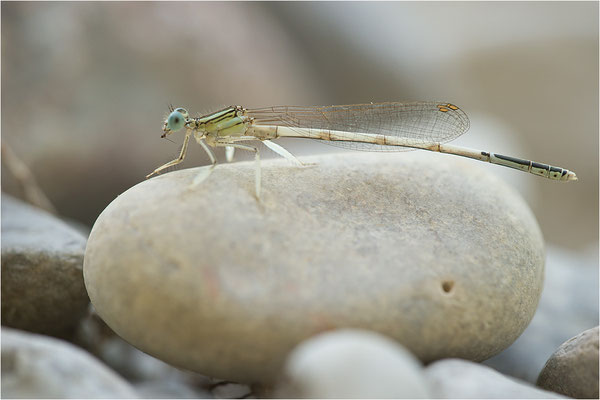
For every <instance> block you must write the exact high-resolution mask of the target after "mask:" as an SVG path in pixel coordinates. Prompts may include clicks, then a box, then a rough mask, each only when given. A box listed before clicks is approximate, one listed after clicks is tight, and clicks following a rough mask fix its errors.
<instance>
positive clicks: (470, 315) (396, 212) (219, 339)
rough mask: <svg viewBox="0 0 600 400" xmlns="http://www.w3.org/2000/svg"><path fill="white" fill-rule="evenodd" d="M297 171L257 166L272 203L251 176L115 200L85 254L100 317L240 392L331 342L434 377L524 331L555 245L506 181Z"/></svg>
mask: <svg viewBox="0 0 600 400" xmlns="http://www.w3.org/2000/svg"><path fill="white" fill-rule="evenodd" d="M302 161H304V162H309V163H315V165H311V166H307V167H301V168H298V167H295V166H291V165H289V163H287V162H286V161H285V160H269V161H263V163H262V176H263V181H262V185H263V186H262V187H263V194H262V199H261V201H260V202H259V201H257V200H256V198H255V197H254V163H252V162H246V163H235V164H228V165H219V166H218V167H217V168H216V169H215V170H214V172H213V174H212V175H211V176H210V177H209V178H208V179H207V180H206V181H204V182H203V183H202V184H201V185H199V186H197V187H191V186H190V184H191V182H192V181H193V179H194V177H195V176H196V174H198V169H197V168H194V169H187V170H181V171H177V172H173V173H169V174H166V175H162V176H159V177H157V178H154V179H150V180H147V181H144V182H142V183H140V184H138V185H136V186H134V187H132V188H130V189H129V190H127V191H126V192H125V193H123V194H121V195H120V196H119V197H118V198H116V199H115V200H114V201H113V202H112V203H111V204H110V205H109V206H108V207H107V208H106V209H105V210H104V211H103V212H102V214H101V215H100V216H99V217H98V220H97V221H96V223H95V225H94V227H93V229H92V232H91V234H90V237H89V239H88V244H87V248H86V254H85V259H84V278H85V282H86V287H87V290H88V293H89V296H90V299H91V301H92V303H93V304H94V306H95V308H96V310H97V312H98V313H99V315H100V316H101V317H102V318H103V319H104V320H105V321H106V323H107V324H108V325H109V326H110V327H111V328H112V329H114V331H115V332H117V333H118V334H119V335H120V336H122V337H123V338H125V339H126V340H128V341H129V342H131V343H132V344H133V345H135V346H137V347H138V348H140V349H141V350H143V351H145V352H147V353H149V354H151V355H154V356H155V357H158V358H160V359H162V360H164V361H166V362H169V363H171V364H173V365H175V366H178V367H183V368H188V369H191V370H195V371H197V372H199V373H201V374H205V375H209V376H213V377H218V378H225V379H230V380H233V381H238V382H268V381H271V380H273V379H274V378H275V377H276V376H277V374H278V372H279V370H280V369H281V366H282V365H283V362H284V359H285V356H286V355H287V353H288V352H289V351H290V350H291V349H292V348H293V347H294V346H295V345H297V344H298V343H300V342H301V341H302V340H304V339H306V338H308V337H310V336H312V335H314V334H316V333H318V332H322V331H325V330H329V329H333V328H343V327H349V328H360V329H367V330H372V331H375V332H379V333H382V334H384V335H386V336H389V337H391V338H393V339H395V340H397V341H399V342H400V343H401V344H403V345H404V346H405V347H406V348H408V349H409V350H410V351H411V352H412V353H413V354H415V355H416V356H417V357H418V358H420V359H421V360H422V361H424V362H429V361H433V360H436V359H439V358H444V357H460V358H467V359H471V360H477V361H478V360H483V359H486V358H488V357H490V356H492V355H494V354H496V353H498V352H500V351H501V350H503V349H504V348H506V347H507V346H509V345H510V344H511V343H512V342H513V341H514V340H515V339H516V338H517V337H518V336H519V335H520V334H521V332H522V331H523V330H524V329H525V327H526V326H527V324H528V323H529V321H530V319H531V318H532V316H533V314H534V311H535V309H536V306H537V303H538V300H539V296H540V292H541V287H542V279H543V268H544V251H543V250H544V244H543V239H542V236H541V232H540V230H539V227H538V225H537V223H536V220H535V218H534V216H533V215H532V212H531V211H530V209H529V208H528V207H527V205H526V204H525V202H524V201H523V200H522V198H521V197H520V196H519V195H518V194H517V193H515V192H514V191H513V190H512V189H511V188H510V187H508V186H507V185H506V184H503V183H502V181H500V180H499V179H497V178H495V177H494V175H493V174H492V173H491V172H489V169H490V168H494V167H492V166H489V165H484V164H481V165H479V164H478V163H477V162H475V161H468V160H462V159H459V158H458V157H451V156H444V155H439V154H427V153H425V152H420V153H419V152H414V153H404V154H381V153H360V154H357V153H352V154H339V155H327V156H319V157H306V158H303V159H302ZM515 173H518V172H515ZM531 178H532V179H539V178H536V177H533V176H532V177H531Z"/></svg>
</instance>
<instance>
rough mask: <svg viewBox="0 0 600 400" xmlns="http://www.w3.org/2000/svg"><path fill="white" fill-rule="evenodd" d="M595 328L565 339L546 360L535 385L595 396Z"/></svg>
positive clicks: (596, 353) (596, 333)
mask: <svg viewBox="0 0 600 400" xmlns="http://www.w3.org/2000/svg"><path fill="white" fill-rule="evenodd" d="M598 379H599V377H598V327H595V328H592V329H588V330H587V331H584V332H582V333H581V334H579V335H577V336H575V337H573V338H571V339H569V340H567V341H566V342H565V343H563V344H562V345H561V346H560V347H559V348H558V350H556V351H555V352H554V354H553V355H552V357H550V359H549V360H548V362H546V365H545V366H544V369H543V370H542V372H541V373H540V376H539V378H538V381H537V384H538V386H540V387H542V388H544V389H546V390H552V391H554V392H557V393H562V394H564V395H565V396H569V397H574V398H577V399H597V398H598Z"/></svg>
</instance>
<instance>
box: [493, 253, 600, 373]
mask: <svg viewBox="0 0 600 400" xmlns="http://www.w3.org/2000/svg"><path fill="white" fill-rule="evenodd" d="M598 311H599V310H598V246H597V245H596V246H593V247H591V248H588V249H586V250H585V251H580V252H577V253H575V252H570V251H566V250H564V249H561V248H557V247H552V246H549V247H547V249H546V269H545V275H544V290H543V292H542V297H541V299H540V304H539V306H538V308H537V310H536V312H535V315H534V316H533V319H532V320H531V323H530V324H529V326H528V327H527V329H525V331H524V332H523V334H522V335H521V336H519V338H518V339H517V340H516V341H515V342H514V343H513V344H512V345H510V347H508V348H507V349H506V350H504V351H503V352H501V353H500V354H498V355H497V356H494V357H492V358H490V359H489V360H485V361H484V362H483V363H484V364H485V365H489V366H490V367H492V368H494V369H495V370H497V371H500V372H502V373H503V374H506V375H510V376H514V377H516V378H519V379H523V380H526V381H528V382H531V383H535V382H536V380H537V378H538V376H539V374H540V371H541V370H542V368H543V367H544V364H545V363H546V361H548V359H549V358H550V356H551V355H552V353H554V352H555V351H556V349H557V348H558V347H559V346H560V345H561V344H562V343H564V342H565V341H566V340H567V339H569V338H572V337H573V336H576V335H577V334H579V333H581V332H583V331H584V330H586V329H588V328H589V327H590V326H595V325H598Z"/></svg>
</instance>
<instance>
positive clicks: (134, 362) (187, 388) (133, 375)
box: [75, 306, 219, 398]
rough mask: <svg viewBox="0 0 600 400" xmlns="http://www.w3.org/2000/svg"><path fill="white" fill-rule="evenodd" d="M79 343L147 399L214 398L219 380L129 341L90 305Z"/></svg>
mask: <svg viewBox="0 0 600 400" xmlns="http://www.w3.org/2000/svg"><path fill="white" fill-rule="evenodd" d="M75 342H76V343H77V344H78V345H79V346H81V347H83V348H85V349H86V350H88V351H89V352H91V353H92V354H94V355H95V356H96V357H98V358H99V359H100V360H102V361H103V362H104V363H105V364H106V365H108V366H109V367H111V368H112V369H113V370H114V371H115V372H117V373H119V374H120V375H121V376H122V377H124V378H126V379H127V380H128V381H130V382H132V383H133V384H134V385H135V387H136V390H137V389H139V390H138V392H139V393H140V396H142V397H145V398H190V397H192V398H193V397H196V398H211V397H213V396H212V394H211V393H210V391H211V390H212V389H213V387H214V386H215V385H216V384H218V383H219V380H217V379H212V378H209V377H207V376H203V375H200V374H197V373H195V372H190V371H183V370H180V369H177V368H175V367H173V366H171V365H169V364H166V363H165V362H163V361H161V360H159V359H157V358H154V357H152V356H150V355H148V354H146V353H144V352H142V351H140V350H138V349H136V348H135V347H133V346H132V345H130V344H129V343H127V342H126V341H124V340H123V339H121V338H120V337H119V336H118V335H117V334H115V333H114V332H113V331H112V329H110V328H109V327H108V326H107V325H106V324H105V323H104V321H102V319H100V317H99V316H98V314H96V312H95V310H94V309H93V306H90V310H89V312H88V316H87V317H86V318H85V319H84V320H83V321H82V323H81V325H80V326H79V329H78V331H77V335H76V339H75Z"/></svg>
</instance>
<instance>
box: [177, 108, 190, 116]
mask: <svg viewBox="0 0 600 400" xmlns="http://www.w3.org/2000/svg"><path fill="white" fill-rule="evenodd" d="M175 111H178V112H180V113H181V115H183V118H185V119H187V118H188V112H187V110H186V109H185V108H176V109H175Z"/></svg>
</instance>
